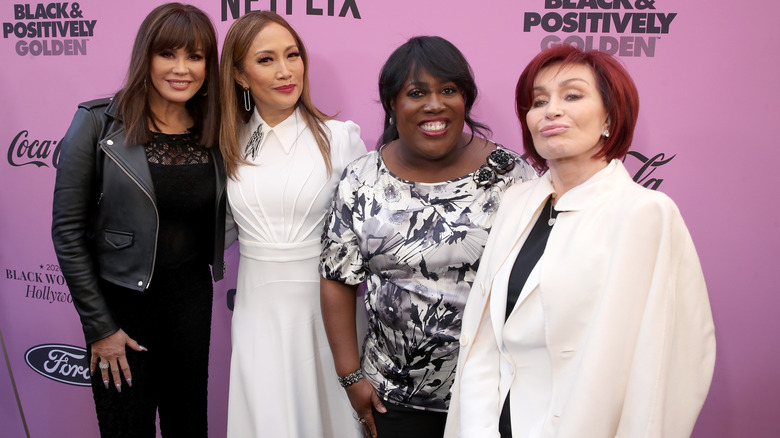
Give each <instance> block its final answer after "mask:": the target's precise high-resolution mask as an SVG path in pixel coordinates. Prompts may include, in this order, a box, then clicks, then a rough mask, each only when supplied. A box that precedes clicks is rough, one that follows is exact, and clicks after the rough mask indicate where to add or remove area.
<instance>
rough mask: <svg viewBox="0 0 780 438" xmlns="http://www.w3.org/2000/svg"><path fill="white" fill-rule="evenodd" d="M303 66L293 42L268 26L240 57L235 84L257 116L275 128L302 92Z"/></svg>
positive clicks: (284, 32) (275, 27)
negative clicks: (247, 93)
mask: <svg viewBox="0 0 780 438" xmlns="http://www.w3.org/2000/svg"><path fill="white" fill-rule="evenodd" d="M303 73H304V65H303V59H302V58H301V52H300V49H299V48H298V45H297V43H296V42H295V38H293V36H292V34H290V32H289V31H288V30H287V29H285V28H284V27H283V26H281V25H279V24H277V23H268V24H267V25H266V26H264V27H263V28H262V29H261V30H260V32H258V33H257V35H256V36H255V38H254V40H252V45H251V46H249V50H248V51H247V53H246V56H244V62H243V64H242V66H241V69H240V71H238V72H237V73H236V81H237V82H238V83H239V85H241V87H242V88H247V87H249V91H250V92H251V93H252V98H253V100H254V102H255V105H256V106H257V110H258V112H259V113H260V116H261V117H262V118H263V120H265V121H266V122H267V123H268V124H269V125H271V126H275V125H277V124H279V123H281V122H282V121H284V119H286V118H287V117H288V116H289V115H290V114H292V113H293V111H295V105H296V104H297V103H298V99H299V98H300V97H301V93H302V92H303Z"/></svg>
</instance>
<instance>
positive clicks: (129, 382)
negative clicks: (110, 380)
mask: <svg viewBox="0 0 780 438" xmlns="http://www.w3.org/2000/svg"><path fill="white" fill-rule="evenodd" d="M127 386H129V387H130V388H132V387H133V379H127Z"/></svg>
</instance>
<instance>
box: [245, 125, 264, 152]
mask: <svg viewBox="0 0 780 438" xmlns="http://www.w3.org/2000/svg"><path fill="white" fill-rule="evenodd" d="M262 141H263V124H262V123H261V124H259V125H257V129H255V132H253V133H252V136H251V137H249V141H248V142H247V144H246V148H245V149H244V158H245V159H246V158H249V155H252V159H253V160H254V159H255V158H257V150H258V149H259V148H260V143H262Z"/></svg>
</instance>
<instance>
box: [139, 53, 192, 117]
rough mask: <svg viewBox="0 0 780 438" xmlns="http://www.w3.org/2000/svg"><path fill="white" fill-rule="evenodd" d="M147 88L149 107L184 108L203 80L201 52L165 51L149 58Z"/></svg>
mask: <svg viewBox="0 0 780 438" xmlns="http://www.w3.org/2000/svg"><path fill="white" fill-rule="evenodd" d="M149 70H150V72H149V77H150V79H151V83H152V84H151V85H152V86H151V87H147V89H148V92H147V93H148V96H149V105H150V106H152V107H153V108H154V107H156V106H158V105H165V104H170V103H174V104H181V105H184V104H185V103H186V102H187V101H188V100H190V99H191V98H192V96H194V95H195V93H197V92H198V90H200V87H201V86H202V85H203V81H204V79H205V78H206V57H205V56H204V55H203V52H201V51H199V50H198V51H194V52H189V51H187V50H186V49H185V48H182V47H180V48H178V49H176V50H173V49H168V50H163V51H161V52H160V53H157V54H155V55H154V56H152V62H151V65H150V69H149Z"/></svg>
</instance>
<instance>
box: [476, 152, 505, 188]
mask: <svg viewBox="0 0 780 438" xmlns="http://www.w3.org/2000/svg"><path fill="white" fill-rule="evenodd" d="M486 161H487V164H484V165H482V167H480V168H479V169H477V171H476V172H474V182H476V183H477V187H484V188H488V187H490V186H491V185H493V184H494V183H495V182H496V180H497V179H498V175H503V174H505V173H507V172H509V171H510V170H512V169H514V168H515V159H514V157H512V155H510V154H509V152H507V151H505V150H504V149H502V148H497V149H496V150H494V151H493V152H491V153H490V155H488V157H487V160H486Z"/></svg>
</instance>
